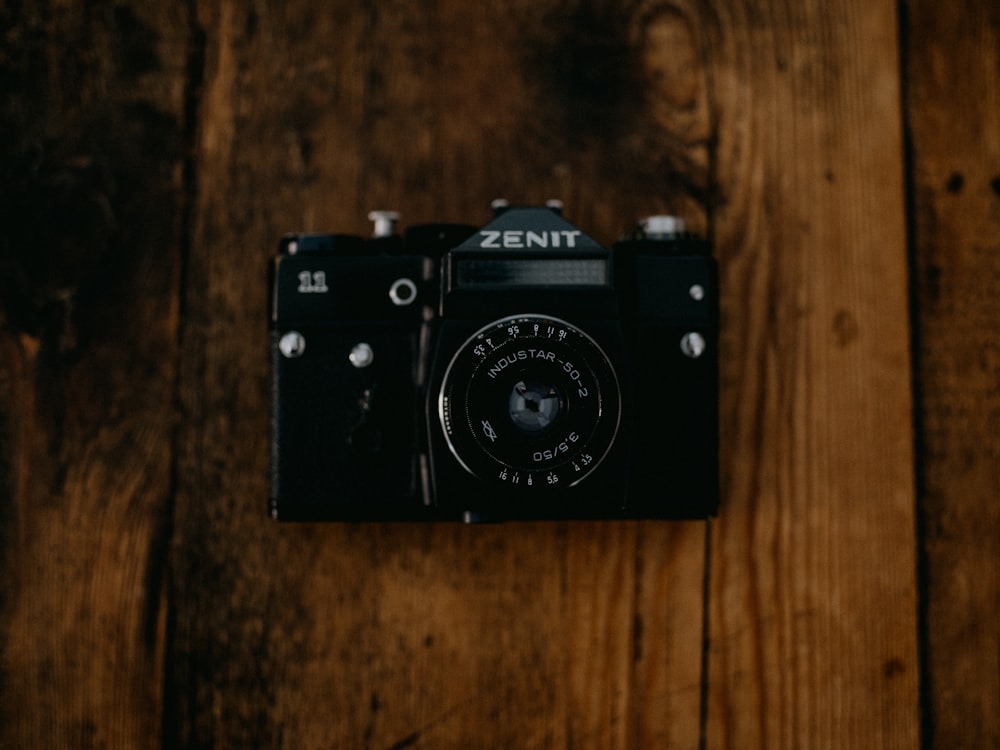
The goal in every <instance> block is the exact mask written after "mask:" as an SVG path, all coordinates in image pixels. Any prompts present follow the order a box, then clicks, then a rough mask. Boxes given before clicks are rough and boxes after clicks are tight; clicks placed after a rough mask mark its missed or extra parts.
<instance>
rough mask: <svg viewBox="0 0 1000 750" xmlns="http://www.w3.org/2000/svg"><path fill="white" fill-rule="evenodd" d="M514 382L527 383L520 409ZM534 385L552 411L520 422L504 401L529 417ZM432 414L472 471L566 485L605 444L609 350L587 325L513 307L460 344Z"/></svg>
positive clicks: (614, 404) (610, 427)
mask: <svg viewBox="0 0 1000 750" xmlns="http://www.w3.org/2000/svg"><path fill="white" fill-rule="evenodd" d="M529 381H530V382H531V384H532V385H531V386H528V385H525V382H529ZM463 384H464V387H463ZM539 384H543V385H539ZM512 386H513V388H514V389H523V391H525V392H527V393H528V396H527V397H526V398H527V401H529V402H531V403H528V404H527V406H528V407H530V408H529V409H528V410H527V411H525V410H524V409H523V408H522V407H523V406H524V402H522V401H521V400H520V397H519V396H517V395H514V394H513V393H512V390H511V389H512ZM521 392H522V390H518V393H521ZM539 392H541V393H542V394H543V398H547V399H549V401H548V404H549V408H550V410H552V411H554V412H556V417H557V418H553V419H552V422H551V424H544V425H543V426H542V427H541V428H539V429H537V432H536V428H535V427H533V426H532V427H529V431H525V430H524V429H522V428H521V427H519V426H517V425H515V423H514V417H513V416H512V412H510V411H508V409H510V410H513V409H514V406H513V405H512V404H514V403H515V401H516V403H517V404H518V405H519V408H520V409H521V413H522V414H527V417H528V419H533V418H534V416H535V415H534V413H533V411H532V410H533V409H535V408H536V407H535V405H534V404H535V402H534V401H532V398H533V397H535V395H536V394H538V393H539ZM556 399H558V406H552V404H554V403H555V401H556ZM538 411H539V412H541V411H542V409H540V408H539V409H538ZM439 416H440V419H441V424H442V426H443V427H444V430H445V435H446V437H447V439H448V444H449V448H450V449H451V452H452V454H453V455H454V456H455V457H456V458H457V459H458V461H459V462H460V463H461V464H462V466H463V467H464V468H465V469H466V470H467V471H469V472H470V473H471V474H474V475H475V476H478V477H480V478H481V479H491V480H493V481H499V482H501V483H505V484H511V485H520V486H524V487H533V488H534V487H553V488H554V487H557V486H572V485H574V484H576V483H578V482H579V481H581V480H582V479H583V478H584V477H586V476H587V475H588V474H589V473H590V472H591V471H593V469H595V468H596V467H597V465H598V464H599V463H600V461H601V460H602V459H603V458H604V456H605V455H606V454H607V451H608V450H609V449H610V447H611V444H612V442H613V441H614V437H615V434H616V433H617V429H618V422H619V418H620V395H619V392H618V382H617V378H616V377H615V374H614V370H613V368H612V367H611V365H610V363H609V362H608V359H607V356H606V355H605V354H604V352H603V351H602V350H601V348H600V347H599V346H598V345H597V343H596V342H594V340H593V339H591V338H590V337H589V336H588V335H587V334H586V333H584V332H583V331H581V330H580V329H578V328H576V327H575V326H573V325H571V324H569V323H566V322H565V321H562V320H559V319H557V318H551V317H548V316H542V315H518V316H511V317H509V318H503V319H501V320H498V321H495V322H493V323H491V324H490V325H487V326H485V327H484V328H482V329H480V330H479V331H478V332H477V333H476V334H474V335H473V336H471V337H470V338H469V339H468V340H467V341H466V343H465V344H464V345H463V346H462V347H460V348H459V350H458V351H457V353H456V354H455V357H454V358H453V360H452V362H451V364H450V365H449V367H448V370H447V371H446V373H445V378H444V381H443V385H442V390H441V397H440V399H439ZM540 421H544V420H542V419H540Z"/></svg>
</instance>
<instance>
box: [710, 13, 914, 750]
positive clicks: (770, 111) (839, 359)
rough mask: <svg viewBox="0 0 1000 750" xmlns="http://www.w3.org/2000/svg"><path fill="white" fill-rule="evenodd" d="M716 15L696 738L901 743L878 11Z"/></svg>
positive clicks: (907, 632)
mask: <svg viewBox="0 0 1000 750" xmlns="http://www.w3.org/2000/svg"><path fill="white" fill-rule="evenodd" d="M717 13H718V17H717V19H716V26H715V29H714V36H713V44H712V57H711V65H712V69H711V78H712V80H713V82H714V89H713V98H714V101H715V103H716V106H717V114H716V116H717V118H718V136H717V137H718V153H717V156H716V164H717V165H718V177H717V179H718V182H719V187H718V190H719V194H720V205H719V206H718V208H717V209H716V210H715V211H714V212H713V228H714V234H715V237H716V245H717V248H718V252H719V255H720V260H721V262H722V264H723V268H724V273H723V277H722V287H723V290H724V298H723V331H724V345H723V346H724V349H723V351H724V357H725V360H724V361H725V368H724V377H723V386H722V387H723V409H724V411H723V428H724V431H725V437H724V449H723V456H724V459H725V462H726V463H725V475H724V483H725V486H726V488H727V491H726V497H725V501H724V505H723V512H721V513H720V516H719V520H718V522H717V523H716V524H715V528H714V531H715V533H714V538H713V541H712V553H713V554H712V562H711V565H712V570H711V575H712V591H711V651H710V657H709V658H710V669H709V685H708V689H709V692H710V704H709V710H708V724H707V731H708V746H709V747H732V748H741V749H743V748H768V749H769V750H771V749H773V748H807V747H916V746H917V744H918V742H919V721H918V706H917V700H916V694H917V679H918V669H919V663H918V657H917V643H916V633H917V628H916V622H915V613H916V590H915V583H916V581H915V575H914V570H915V568H914V565H915V559H914V558H915V552H914V536H913V530H914V487H913V458H912V448H911V440H912V438H911V436H912V429H911V416H910V415H911V400H910V393H909V347H908V344H909V329H908V325H907V323H908V321H907V296H906V293H907V268H906V239H905V225H904V221H903V216H904V206H903V180H904V169H903V161H902V154H903V146H902V137H901V133H900V125H899V117H898V113H899V108H900V98H899V97H900V92H899V74H898V65H897V62H896V49H897V43H896V33H897V24H896V21H897V19H896V14H895V8H894V6H893V5H892V4H889V3H870V2H842V3H837V4H835V5H829V4H819V3H798V4H794V5H782V4H773V3H765V4H759V3H726V4H725V6H722V5H719V6H717Z"/></svg>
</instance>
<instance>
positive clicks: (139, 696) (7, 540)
mask: <svg viewBox="0 0 1000 750" xmlns="http://www.w3.org/2000/svg"><path fill="white" fill-rule="evenodd" d="M0 32H2V39H3V42H2V45H0V80H2V91H3V96H2V97H0V143H2V152H0V180H2V182H0V543H2V547H0V549H2V552H0V575H2V577H0V649H2V650H0V748H63V747H72V748H77V747H79V748H99V747H100V748H124V747H136V748H149V747H164V748H168V747H184V748H251V747H261V748H264V747H268V748H270V747H274V748H276V747H284V748H333V747H336V748H342V747H358V748H362V747H364V748H404V747H405V748H451V747H455V748H471V747H483V748H493V747H510V748H556V747H572V748H695V747H704V748H738V749H739V750H745V749H746V748H766V749H767V750H773V749H774V748H788V749H789V750H792V749H794V750H799V749H801V748H826V747H836V748H890V747H891V748H896V747H899V748H916V747H927V748H942V750H944V749H948V750H951V749H952V748H966V747H967V748H987V747H997V746H1000V718H998V717H1000V666H998V665H1000V646H998V632H1000V628H998V625H997V621H998V614H1000V581H998V577H1000V571H998V563H1000V509H998V508H1000V506H998V503H997V500H998V491H1000V468H998V467H1000V439H998V438H997V433H998V431H1000V385H998V383H1000V302H998V294H997V292H998V283H1000V64H998V61H1000V10H998V8H997V6H996V4H995V3H993V2H988V1H987V0H976V1H975V2H969V3H963V4H951V5H949V4H946V3H939V2H929V1H928V0H904V1H903V2H900V3H892V2H886V1H884V0H883V1H879V0H875V1H874V2H871V1H867V0H838V1H837V2H832V3H826V2H818V1H817V0H810V1H809V2H802V3H791V4H788V3H757V2H741V1H739V0H720V1H719V2H696V1H694V0H676V2H662V3H660V2H644V1H633V2H627V3H610V2H606V3H605V2H596V1H594V2H584V1H583V0H572V1H571V2H567V3H556V2H551V1H550V0H534V1H533V2H528V1H527V0H514V1H513V2H510V3H507V4H490V3H463V2H451V1H447V0H445V1H442V2H429V1H427V2H425V1H421V2H413V3H409V2H384V3H378V4H375V3H372V4H357V3H350V2H331V3H321V2H317V1H316V0H311V1H310V0H289V1H287V2H282V3H279V2H260V3H253V4H251V3H237V2H232V1H231V0H215V1H214V2H212V1H209V0H206V1H204V2H201V1H200V0H192V2H189V3H170V4H168V3H159V4H151V3H145V2H139V1H138V0H119V2H115V3H110V2H97V1H95V2H89V3H86V4H84V3H76V4H72V3H57V2H53V1H52V0H39V2H35V3H28V4H13V3H10V4H5V5H4V6H3V7H0ZM499 196H503V197H506V198H509V199H511V200H514V201H516V202H525V203H537V202H542V201H544V200H545V199H547V198H552V197H558V198H561V199H562V200H563V201H564V203H565V206H566V214H567V216H568V217H569V218H570V219H571V220H573V221H574V222H575V223H577V224H579V225H580V226H581V228H583V229H585V230H586V231H588V232H589V233H591V234H592V235H593V236H595V237H596V238H597V239H598V240H600V241H602V242H606V243H610V242H613V241H614V240H615V239H616V238H617V236H618V235H619V233H620V232H621V231H622V230H623V229H625V228H626V227H627V226H628V225H629V224H630V223H631V222H632V220H633V219H634V218H636V217H638V216H642V215H647V214H651V213H664V212H673V213H680V214H683V215H684V216H686V217H687V219H688V221H689V223H690V224H691V225H692V226H693V227H694V228H695V229H697V230H699V231H701V232H703V233H705V234H706V235H707V236H709V237H710V238H711V240H712V242H713V244H714V247H715V252H716V256H717V258H718V260H719V263H720V272H721V285H722V325H723V328H722V342H721V347H722V385H721V395H720V398H721V413H722V419H721V430H722V442H723V446H722V482H723V488H724V497H723V505H722V508H721V511H720V514H719V516H718V518H717V519H715V520H713V521H711V522H624V523H615V522H607V523H604V522H602V523H549V524H546V523H518V524H506V525H499V526H486V527H464V526H458V525H405V524H371V525H344V524H339V525H338V524H331V525H316V524H307V525H278V524H275V523H272V522H270V521H269V520H267V519H266V517H265V507H266V497H267V457H268V447H267V411H268V374H267V343H266V329H267V309H266V300H267V273H266V267H267V262H268V259H269V257H270V256H271V255H272V254H273V252H274V250H275V247H276V242H277V238H278V237H279V236H280V235H281V234H282V233H283V232H285V231H291V230H306V231H342V232H354V233H364V232H366V231H368V227H367V222H366V220H365V216H366V214H367V212H368V210H369V209H372V208H385V207H390V208H395V209H398V210H399V211H401V213H402V214H403V216H404V220H405V221H408V222H411V223H416V222H420V221H429V220H433V221H461V222H470V223H478V222H483V221H485V220H486V219H487V218H488V215H489V212H488V206H489V203H490V200H491V199H493V198H496V197H499Z"/></svg>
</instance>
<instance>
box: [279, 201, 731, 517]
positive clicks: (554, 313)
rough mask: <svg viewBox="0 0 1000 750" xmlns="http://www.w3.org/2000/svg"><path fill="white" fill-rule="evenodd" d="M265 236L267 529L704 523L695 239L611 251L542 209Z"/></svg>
mask: <svg viewBox="0 0 1000 750" xmlns="http://www.w3.org/2000/svg"><path fill="white" fill-rule="evenodd" d="M371 218H373V219H374V220H375V232H374V235H373V236H372V237H370V238H367V239H365V238H361V237H357V236H352V235H342V234H323V235H317V234H296V235H289V236H286V237H285V238H284V239H283V240H282V241H281V245H280V253H279V256H278V257H277V258H276V259H275V261H274V263H273V266H272V297H271V388H272V394H271V395H272V412H271V493H270V494H271V498H270V512H271V515H272V517H274V518H276V519H281V520H299V521H312V520H317V521H318V520H344V521H363V520H421V519H423V520H464V521H500V520H507V519H510V520H513V519H521V520H527V519H611V518H704V517H706V516H709V515H712V514H714V513H715V511H716V508H717V505H718V498H719V485H718V346H717V344H718V290H717V281H716V277H717V274H716V267H715V262H714V260H713V259H712V258H711V255H710V252H709V247H708V243H707V242H705V241H704V240H702V239H700V238H698V237H696V236H694V235H692V234H690V233H687V232H685V231H684V225H683V222H682V221H681V220H680V219H677V218H675V217H671V216H656V217H650V218H648V219H645V220H643V221H642V222H640V224H639V225H638V227H637V228H636V229H634V230H633V231H631V232H629V233H628V234H626V235H625V237H624V238H623V239H622V240H621V241H620V242H618V243H616V244H615V245H614V246H613V247H612V248H611V249H607V248H604V247H602V246H601V245H599V244H598V243H597V242H595V241H594V240H592V239H591V238H590V237H588V236H587V235H586V234H584V233H583V232H582V231H580V230H579V229H577V228H576V227H575V226H573V225H572V224H570V223H569V222H568V221H566V220H565V219H564V218H563V217H562V211H561V207H560V206H559V204H558V203H557V202H554V201H553V202H550V204H549V205H547V206H542V207H529V208H516V207H510V206H507V205H505V204H503V203H502V202H498V204H496V205H495V206H494V218H493V220H492V221H491V222H489V223H488V224H486V225H485V226H483V227H476V226H467V225H462V224H425V225H418V226H414V227H411V228H409V229H408V230H407V231H406V232H405V233H403V234H398V233H397V232H396V230H395V220H396V218H397V217H396V215H395V214H393V213H392V212H373V214H372V216H371Z"/></svg>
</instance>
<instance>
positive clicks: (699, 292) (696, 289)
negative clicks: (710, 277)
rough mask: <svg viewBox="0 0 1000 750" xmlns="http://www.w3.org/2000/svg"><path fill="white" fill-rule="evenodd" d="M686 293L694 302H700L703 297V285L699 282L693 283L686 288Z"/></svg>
mask: <svg viewBox="0 0 1000 750" xmlns="http://www.w3.org/2000/svg"><path fill="white" fill-rule="evenodd" d="M688 294H690V295H691V299H693V300H694V301H695V302H701V301H702V300H703V299H705V287H703V286H702V285H701V284H694V285H693V286H692V287H691V288H690V289H688Z"/></svg>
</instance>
